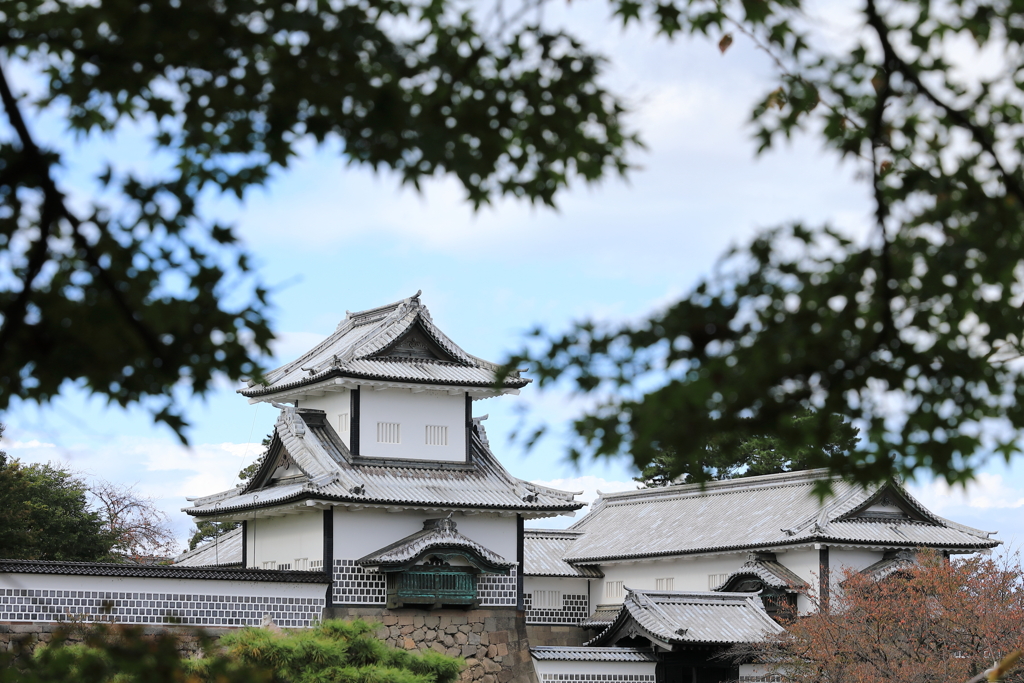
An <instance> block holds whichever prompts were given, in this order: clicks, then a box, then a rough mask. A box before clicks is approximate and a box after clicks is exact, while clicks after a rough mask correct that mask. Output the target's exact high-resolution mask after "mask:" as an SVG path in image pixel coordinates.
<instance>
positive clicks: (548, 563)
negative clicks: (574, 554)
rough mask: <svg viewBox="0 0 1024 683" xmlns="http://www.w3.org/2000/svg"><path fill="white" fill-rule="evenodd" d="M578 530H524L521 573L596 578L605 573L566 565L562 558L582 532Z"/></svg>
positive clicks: (592, 568)
mask: <svg viewBox="0 0 1024 683" xmlns="http://www.w3.org/2000/svg"><path fill="white" fill-rule="evenodd" d="M582 533H583V532H581V531H566V530H550V529H526V530H525V532H524V534H523V575H524V576H565V577H579V578H588V579H598V578H601V577H602V576H604V572H602V571H601V570H600V569H598V568H597V567H588V566H586V565H582V566H576V565H573V564H569V563H568V562H566V561H565V560H563V559H562V558H563V557H564V556H565V551H566V549H568V547H569V546H571V545H572V544H573V543H574V542H575V541H576V540H577V539H578V538H579V537H580V536H581V535H582Z"/></svg>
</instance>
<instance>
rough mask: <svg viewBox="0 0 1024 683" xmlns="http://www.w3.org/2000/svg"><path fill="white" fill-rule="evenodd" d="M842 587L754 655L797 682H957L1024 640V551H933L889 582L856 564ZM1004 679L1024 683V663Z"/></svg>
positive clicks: (836, 581) (838, 582) (839, 580)
mask: <svg viewBox="0 0 1024 683" xmlns="http://www.w3.org/2000/svg"><path fill="white" fill-rule="evenodd" d="M833 586H834V588H833V591H832V596H831V599H830V601H829V604H828V605H827V609H819V610H818V611H817V613H814V614H810V615H805V616H797V617H794V618H792V619H790V620H788V621H787V623H786V624H785V626H786V629H787V632H786V633H785V634H782V635H780V636H778V637H777V638H773V639H772V640H770V641H769V642H767V643H764V644H762V645H760V646H758V648H757V649H756V651H755V652H753V653H750V652H748V653H747V654H748V656H749V655H751V654H753V655H754V656H755V657H756V658H758V659H760V661H761V662H763V663H764V664H766V666H767V668H768V669H769V674H776V675H779V676H780V678H781V679H782V680H783V681H792V682H793V683H820V682H821V681H827V682H828V683H936V682H947V681H948V682H953V683H955V682H964V681H968V680H969V679H971V678H972V677H974V676H976V675H978V674H979V673H981V672H984V671H985V670H986V669H989V668H990V667H992V666H993V665H994V664H996V663H997V662H998V661H999V660H1001V659H1002V658H1003V657H1004V656H1006V655H1007V654H1008V653H1010V652H1012V651H1014V650H1018V649H1021V648H1022V647H1024V570H1022V567H1021V563H1020V559H1019V557H1017V556H1012V557H1006V558H997V559H993V558H987V557H977V556H975V557H970V558H967V559H954V560H953V561H946V560H945V559H944V558H943V557H942V556H941V555H939V554H937V553H934V552H930V551H923V552H921V553H920V554H919V555H918V563H917V564H916V565H915V566H909V567H907V568H905V569H903V570H901V571H899V572H897V573H895V574H892V575H890V576H888V577H887V578H884V579H882V580H877V581H876V580H874V579H872V578H870V577H868V576H864V575H862V574H859V573H857V572H854V571H846V572H844V573H843V574H842V575H841V576H838V577H836V576H834V577H833ZM816 607H819V608H820V607H822V606H821V605H816ZM1003 680H1005V681H1013V682H1024V668H1022V667H1018V668H1016V669H1014V670H1012V671H1010V672H1009V674H1008V675H1007V676H1006V678H1004V679H1003Z"/></svg>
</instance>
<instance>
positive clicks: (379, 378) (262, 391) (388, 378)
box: [236, 368, 533, 398]
mask: <svg viewBox="0 0 1024 683" xmlns="http://www.w3.org/2000/svg"><path fill="white" fill-rule="evenodd" d="M334 378H338V379H340V378H347V379H361V380H367V381H371V382H372V381H376V382H401V383H403V384H437V385H439V386H458V387H472V388H474V389H494V390H495V391H499V390H500V389H499V388H498V387H496V386H494V383H493V382H464V381H461V380H448V379H440V378H432V379H429V380H427V379H422V380H421V379H413V378H409V377H400V376H398V375H370V374H365V373H359V372H352V371H350V370H343V369H341V368H331V369H330V370H328V371H326V372H322V373H320V374H318V375H310V376H309V377H306V378H303V379H302V380H301V381H298V382H290V383H288V384H282V385H280V386H276V385H275V386H264V385H256V386H252V387H246V388H244V389H238V390H236V393H239V394H241V395H242V396H245V397H246V398H258V397H260V396H269V395H271V394H279V393H282V392H285V391H292V390H294V389H301V388H302V387H306V386H309V385H311V384H316V383H317V382H323V381H324V380H328V379H334ZM532 381H533V380H531V379H528V378H526V377H506V378H505V381H504V382H503V383H502V386H501V388H502V389H522V388H523V387H525V386H526V385H527V384H529V383H530V382H532Z"/></svg>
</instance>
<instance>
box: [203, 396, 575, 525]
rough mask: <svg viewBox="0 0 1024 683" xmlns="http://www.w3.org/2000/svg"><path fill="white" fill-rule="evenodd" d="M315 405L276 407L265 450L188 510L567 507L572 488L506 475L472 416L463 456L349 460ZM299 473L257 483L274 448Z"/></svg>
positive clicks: (539, 510)
mask: <svg viewBox="0 0 1024 683" xmlns="http://www.w3.org/2000/svg"><path fill="white" fill-rule="evenodd" d="M324 418H325V416H324V413H323V411H320V410H308V409H295V408H292V407H290V406H286V407H285V408H284V409H282V411H281V414H280V415H279V416H278V419H277V424H276V425H275V428H274V429H275V431H274V439H273V441H272V443H271V446H270V451H269V453H268V456H267V458H266V459H265V460H264V463H263V465H262V466H261V469H260V471H259V472H257V474H256V475H255V476H254V477H253V479H252V480H251V481H250V482H249V484H247V485H246V486H243V487H241V488H235V489H232V490H229V491H224V492H222V493H218V494H214V495H212V496H206V497H203V498H197V499H195V500H194V501H193V507H189V508H184V510H185V512H187V513H189V514H190V515H200V516H202V515H205V516H211V517H216V516H220V515H225V514H231V513H236V512H239V511H243V510H252V509H253V508H262V507H269V506H274V505H280V504H284V503H292V502H297V501H302V500H307V499H315V500H323V501H338V502H346V503H354V504H365V505H380V506H409V507H419V508H433V509H448V510H451V509H466V508H469V509H490V510H508V511H519V512H522V513H524V514H525V513H531V512H532V513H536V514H538V516H545V514H544V513H551V512H556V513H557V512H571V511H574V510H578V509H580V508H581V507H583V505H584V503H582V502H578V501H576V500H574V494H572V493H568V492H565V491H559V490H557V489H551V488H547V487H545V486H540V485H538V484H533V483H530V482H527V481H523V480H522V479H517V478H515V477H513V476H512V475H510V474H509V473H508V472H507V471H506V470H505V468H504V467H502V465H501V463H500V462H498V459H497V458H496V457H495V456H494V454H493V453H492V452H491V450H490V448H489V446H488V445H487V437H486V434H485V433H484V429H483V425H482V424H481V423H480V420H478V419H475V420H474V421H473V428H472V429H471V430H470V434H471V438H470V462H469V463H468V464H462V463H460V464H458V465H455V466H453V465H452V464H451V463H448V464H445V463H431V462H427V461H418V462H410V461H407V460H397V459H396V460H395V461H393V462H387V463H383V462H378V461H373V462H372V463H371V464H364V463H363V462H357V461H356V459H353V458H352V455H351V454H350V453H349V450H348V447H346V446H345V444H344V443H343V442H342V440H341V439H340V438H339V437H338V434H337V433H336V432H335V431H334V428H333V427H332V426H331V425H330V424H329V422H328V421H327V420H325V419H324ZM282 450H283V451H284V452H285V453H287V454H288V456H290V458H291V460H292V461H293V462H294V463H295V465H297V466H298V468H299V469H300V470H301V471H302V473H303V476H301V477H299V478H297V479H295V480H289V481H288V482H287V483H285V482H281V483H271V484H269V485H267V486H262V485H261V484H260V482H263V481H266V479H267V478H268V475H269V473H270V472H271V471H272V470H273V469H274V467H275V466H276V465H275V463H276V461H277V460H276V458H277V456H278V455H279V454H280V453H281V451H282Z"/></svg>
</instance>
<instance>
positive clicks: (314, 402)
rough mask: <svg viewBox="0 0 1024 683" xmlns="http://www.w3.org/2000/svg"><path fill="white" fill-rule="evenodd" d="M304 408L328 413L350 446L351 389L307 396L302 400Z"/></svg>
mask: <svg viewBox="0 0 1024 683" xmlns="http://www.w3.org/2000/svg"><path fill="white" fill-rule="evenodd" d="M301 405H302V407H303V408H315V409H316V410H322V411H324V412H325V413H327V421H328V422H329V423H330V425H331V427H333V428H334V431H336V432H338V436H340V437H341V440H342V441H343V442H344V443H345V445H346V446H348V447H349V448H351V447H352V444H351V442H350V438H349V436H350V434H351V429H350V427H351V424H352V419H351V418H352V392H351V391H350V390H349V389H342V390H340V391H331V392H326V393H324V395H323V396H307V397H305V398H304V399H303V400H302V401H301Z"/></svg>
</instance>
